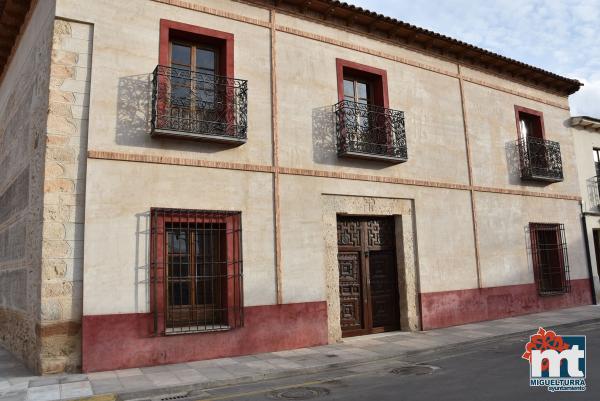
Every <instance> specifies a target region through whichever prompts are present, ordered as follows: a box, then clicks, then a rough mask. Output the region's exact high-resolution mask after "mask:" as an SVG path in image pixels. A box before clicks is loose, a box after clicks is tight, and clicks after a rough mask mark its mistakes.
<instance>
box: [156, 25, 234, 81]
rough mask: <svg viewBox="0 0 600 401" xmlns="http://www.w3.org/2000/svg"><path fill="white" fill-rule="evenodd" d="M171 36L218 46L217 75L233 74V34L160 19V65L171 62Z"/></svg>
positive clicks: (229, 75) (230, 75)
mask: <svg viewBox="0 0 600 401" xmlns="http://www.w3.org/2000/svg"><path fill="white" fill-rule="evenodd" d="M173 38H178V39H185V40H188V41H193V42H199V43H206V44H213V45H216V46H218V47H219V50H220V52H219V54H220V59H219V75H223V76H226V77H234V76H235V74H234V63H233V61H234V59H233V49H234V47H233V34H231V33H228V32H222V31H217V30H214V29H208V28H202V27H199V26H195V25H190V24H184V23H181V22H176V21H170V20H166V19H161V20H160V39H159V52H158V63H159V64H160V65H166V66H168V65H170V64H171V60H170V58H171V54H170V53H171V52H170V51H169V42H170V41H171V39H173Z"/></svg>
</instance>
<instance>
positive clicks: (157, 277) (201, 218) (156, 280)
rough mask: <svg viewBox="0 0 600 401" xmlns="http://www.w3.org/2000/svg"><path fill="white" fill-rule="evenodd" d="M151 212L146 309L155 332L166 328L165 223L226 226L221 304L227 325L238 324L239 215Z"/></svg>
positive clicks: (153, 210)
mask: <svg viewBox="0 0 600 401" xmlns="http://www.w3.org/2000/svg"><path fill="white" fill-rule="evenodd" d="M150 215H151V222H150V224H151V227H152V231H151V238H150V244H151V246H150V261H151V266H153V268H152V269H151V272H150V282H151V283H152V285H151V288H150V309H151V313H153V314H155V316H156V324H157V326H156V327H155V329H154V330H155V333H156V334H159V335H164V334H165V332H166V328H167V312H166V310H167V300H166V292H167V291H166V290H167V289H166V286H165V283H166V274H167V272H166V269H167V257H166V256H167V250H166V248H165V246H166V243H167V240H166V228H165V227H166V224H167V223H190V224H204V223H208V224H215V223H222V224H225V226H226V230H225V231H226V233H227V234H226V239H225V241H226V249H227V251H226V252H227V280H226V285H225V287H224V288H226V292H225V294H226V295H224V296H225V299H224V300H223V301H224V304H223V306H224V307H226V308H227V320H228V325H229V326H230V327H231V328H235V327H237V326H238V325H239V323H238V322H239V321H240V313H241V308H242V307H243V299H242V296H241V295H240V296H236V295H234V294H237V292H238V291H241V294H243V289H242V288H241V285H242V283H241V282H240V281H239V279H240V274H239V273H240V271H239V269H240V267H239V261H240V260H241V258H242V255H241V238H240V230H241V215H240V214H232V215H226V216H219V214H218V212H217V214H215V215H213V216H211V214H210V213H206V212H202V211H198V213H197V214H194V213H193V211H190V213H188V214H187V215H186V216H184V217H182V216H179V215H169V214H168V213H167V214H162V213H161V212H160V209H155V208H152V209H151V210H150ZM194 333H195V334H201V333H204V332H202V331H199V332H190V334H194Z"/></svg>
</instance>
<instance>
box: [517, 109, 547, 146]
mask: <svg viewBox="0 0 600 401" xmlns="http://www.w3.org/2000/svg"><path fill="white" fill-rule="evenodd" d="M521 113H525V114H530V115H532V116H537V117H539V118H540V125H541V130H542V132H541V133H540V135H541V136H542V137H541V138H540V139H546V130H545V128H544V113H542V112H541V111H537V110H533V109H529V108H527V107H523V106H517V105H515V120H516V124H517V139H521V138H522V136H521V126H520V124H519V122H520V120H521V119H520V118H519V114H521Z"/></svg>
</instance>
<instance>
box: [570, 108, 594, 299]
mask: <svg viewBox="0 0 600 401" xmlns="http://www.w3.org/2000/svg"><path fill="white" fill-rule="evenodd" d="M571 126H572V127H573V138H574V141H575V157H576V160H577V172H578V175H579V186H580V188H581V195H582V198H583V199H582V212H583V220H582V221H583V225H584V229H585V231H586V235H587V238H586V241H587V248H588V254H589V263H590V269H591V271H592V272H593V274H592V276H593V277H594V291H595V296H596V299H598V298H600V281H599V280H598V266H600V259H599V258H600V191H599V188H600V181H599V178H600V119H598V118H592V117H586V116H577V117H572V118H571Z"/></svg>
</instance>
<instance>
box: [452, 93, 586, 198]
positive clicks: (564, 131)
mask: <svg viewBox="0 0 600 401" xmlns="http://www.w3.org/2000/svg"><path fill="white" fill-rule="evenodd" d="M464 87H465V99H466V100H465V106H466V110H467V119H468V123H469V134H470V138H471V154H472V160H473V182H474V184H476V185H483V186H492V187H496V188H507V189H523V190H529V191H537V192H544V193H557V194H563V195H575V196H577V195H579V177H578V173H577V166H576V163H575V149H574V145H573V135H572V133H571V130H570V129H569V128H567V124H568V119H569V117H570V114H569V110H564V109H560V108H557V107H554V106H549V105H546V104H543V103H540V102H535V101H533V100H530V99H525V98H522V97H518V96H514V95H511V94H507V93H503V92H499V91H496V90H493V89H489V88H486V87H483V86H480V85H476V84H473V83H468V82H467V83H465V86H464ZM515 105H517V106H523V107H527V108H531V109H534V110H537V111H541V112H542V113H543V115H544V130H545V139H548V140H552V141H556V142H559V143H560V151H561V156H562V162H563V175H564V181H562V182H558V183H552V184H550V185H548V184H545V183H535V182H526V181H522V180H521V178H520V172H519V169H518V166H519V162H518V160H519V158H518V151H517V149H516V146H515V143H516V140H517V138H518V133H517V127H516V121H515V109H514V106H515Z"/></svg>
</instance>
